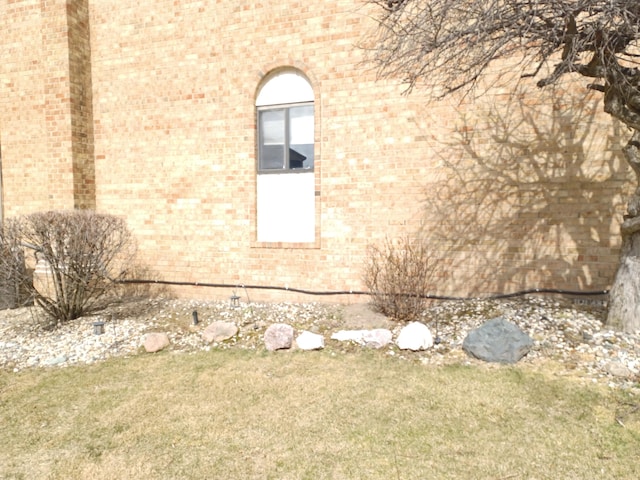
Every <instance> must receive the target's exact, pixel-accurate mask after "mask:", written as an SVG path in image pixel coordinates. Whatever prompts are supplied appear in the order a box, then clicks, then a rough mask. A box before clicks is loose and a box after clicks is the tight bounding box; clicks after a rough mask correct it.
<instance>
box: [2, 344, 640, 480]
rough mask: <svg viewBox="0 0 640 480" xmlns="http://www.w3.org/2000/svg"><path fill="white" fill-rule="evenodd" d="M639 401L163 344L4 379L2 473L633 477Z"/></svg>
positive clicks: (639, 437) (370, 362)
mask: <svg viewBox="0 0 640 480" xmlns="http://www.w3.org/2000/svg"><path fill="white" fill-rule="evenodd" d="M636 402H637V398H633V397H630V396H629V397H624V396H623V394H621V393H612V392H609V391H607V390H604V389H602V387H596V386H590V387H586V386H583V385H580V384H578V383H577V382H574V381H571V380H567V379H563V380H561V379H558V378H553V377H550V376H546V375H544V374H541V373H535V372H531V371H527V370H524V369H522V368H520V367H499V368H489V369H487V368H478V367H467V366H460V365H454V366H448V367H426V366H423V365H420V364H418V363H414V362H411V361H401V360H398V359H394V358H389V357H386V356H384V355H383V354H381V353H380V352H375V351H364V352H360V353H357V354H331V353H330V352H327V351H323V352H288V353H281V352H278V353H276V354H273V353H271V354H269V353H267V352H260V351H258V352H255V351H243V350H239V349H238V350H225V351H211V352H199V353H194V354H181V355H179V354H171V353H161V354H156V355H145V356H138V357H134V358H129V359H115V360H111V361H108V362H105V363H102V364H99V365H93V366H85V367H73V368H65V369H52V370H44V369H40V370H31V371H25V372H21V373H18V374H13V373H6V372H3V373H0V424H1V425H2V429H1V430H0V478H2V479H9V478H11V479H30V480H31V479H41V478H42V479H75V478H77V479H86V478H91V479H119V480H120V479H130V478H145V479H191V478H221V479H254V478H255V479H314V480H315V479H323V478H326V479H378V478H380V479H383V478H384V479H448V478H451V479H492V480H498V479H554V480H555V479H587V478H612V479H613V478H615V479H627V478H628V479H636V478H638V476H639V472H640V466H638V463H637V454H638V451H639V448H640V416H639V414H638V413H637V409H636V404H637V403H636ZM616 419H617V420H616Z"/></svg>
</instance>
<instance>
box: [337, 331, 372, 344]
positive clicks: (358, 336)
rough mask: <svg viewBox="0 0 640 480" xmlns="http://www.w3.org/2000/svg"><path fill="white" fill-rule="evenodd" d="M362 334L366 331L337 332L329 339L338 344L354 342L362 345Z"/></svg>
mask: <svg viewBox="0 0 640 480" xmlns="http://www.w3.org/2000/svg"><path fill="white" fill-rule="evenodd" d="M364 332H366V330H339V331H337V332H335V333H334V334H333V335H331V339H332V340H338V341H339V342H356V343H359V344H361V345H362V344H363V340H362V337H363V336H364Z"/></svg>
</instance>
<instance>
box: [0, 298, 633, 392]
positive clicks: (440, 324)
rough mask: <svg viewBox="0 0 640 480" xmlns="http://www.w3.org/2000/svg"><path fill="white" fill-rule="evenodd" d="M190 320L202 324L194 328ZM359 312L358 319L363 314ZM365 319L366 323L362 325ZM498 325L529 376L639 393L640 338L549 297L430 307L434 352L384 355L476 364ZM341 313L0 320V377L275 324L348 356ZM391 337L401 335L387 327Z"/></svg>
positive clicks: (146, 310)
mask: <svg viewBox="0 0 640 480" xmlns="http://www.w3.org/2000/svg"><path fill="white" fill-rule="evenodd" d="M193 312H197V316H198V320H199V323H198V325H194V317H193ZM362 312H364V315H363V314H362ZM367 312H368V310H367V309H366V308H363V309H362V310H361V312H360V315H359V317H358V318H359V319H358V321H359V324H358V325H357V328H377V327H380V326H384V325H380V316H379V315H375V314H372V313H370V312H368V313H367ZM368 316H369V317H370V318H371V323H370V324H369V323H368ZM497 316H502V317H504V318H506V319H507V320H509V321H511V322H513V323H515V324H517V325H518V326H519V327H520V328H522V329H523V330H524V331H526V332H527V333H528V334H529V335H530V336H531V338H532V339H533V340H534V348H533V349H532V351H531V352H529V354H528V355H527V356H526V357H525V358H524V359H523V360H521V363H524V364H529V365H532V366H543V365H546V366H548V365H550V364H553V365H557V366H558V367H556V370H557V373H558V374H559V375H571V376H574V377H579V378H582V379H584V380H585V381H589V382H603V383H607V384H609V385H611V386H612V387H623V388H633V389H637V388H638V385H639V382H640V334H637V333H636V334H625V333H621V332H614V331H611V330H609V329H607V328H603V326H602V320H603V318H604V309H603V308H602V307H597V306H592V307H585V306H578V305H574V304H572V303H570V302H568V301H566V300H562V299H552V298H545V297H531V298H519V299H511V300H502V301H497V300H475V301H464V302H435V303H433V304H432V305H431V306H430V307H429V308H427V310H426V311H425V312H424V316H423V319H422V321H423V322H424V323H425V324H427V325H428V326H429V328H430V329H431V331H432V333H433V335H434V337H437V338H438V340H440V342H439V343H437V344H436V345H435V346H434V347H433V348H432V349H429V350H427V351H424V352H419V353H407V352H404V351H400V350H398V349H397V348H396V347H391V348H388V349H387V350H386V353H387V354H388V355H392V356H394V357H396V358H406V359H408V360H417V361H420V362H422V363H423V364H425V365H432V364H436V365H437V364H446V363H461V362H462V363H478V361H475V360H473V359H470V358H469V357H468V356H467V355H466V354H465V353H464V352H463V351H462V348H461V346H462V341H463V340H464V338H465V336H466V334H467V333H468V332H469V330H471V329H472V328H476V327H477V326H479V325H481V324H482V323H483V322H484V321H486V320H489V319H491V318H495V317H497ZM347 317H348V312H347V309H346V308H345V307H343V306H341V305H328V304H318V303H309V304H292V303H278V304H257V303H249V304H247V303H243V304H242V305H241V307H240V308H232V307H231V306H230V305H229V303H228V302H207V301H194V300H174V299H163V298H158V299H152V300H149V299H147V300H139V301H136V302H132V303H127V304H123V305H119V306H116V307H112V308H110V309H109V310H108V311H105V312H103V313H102V314H101V315H96V316H92V317H85V318H80V319H77V320H74V321H71V322H68V323H66V324H63V325H61V326H59V327H57V328H55V329H48V328H45V327H43V326H42V325H43V322H42V321H40V319H39V318H38V315H37V312H36V310H35V309H32V308H31V309H30V308H20V309H15V310H4V311H0V368H2V369H4V370H9V371H14V372H18V371H20V370H23V369H25V368H36V367H48V368H53V367H64V366H69V365H74V364H90V363H94V362H97V361H102V360H105V359H108V358H111V357H115V356H126V355H136V354H142V353H143V349H142V347H141V344H142V340H143V338H144V335H145V333H147V332H151V331H157V332H166V333H167V334H168V335H169V338H170V340H171V347H170V349H171V350H172V351H176V352H181V351H194V350H208V349H211V348H247V349H260V348H264V347H263V344H262V334H263V333H264V330H265V329H266V327H267V326H269V325H270V324H272V323H276V322H285V323H289V324H290V325H292V326H293V327H294V328H295V329H296V331H297V332H298V333H299V332H301V331H303V330H308V331H312V332H314V333H320V334H323V335H324V336H325V338H326V339H327V342H326V343H327V345H326V348H327V349H333V350H334V351H335V352H340V351H345V349H349V348H351V349H352V348H353V346H351V347H348V346H346V345H344V344H341V343H340V342H336V341H333V340H328V339H329V338H330V336H331V333H332V332H334V331H337V330H340V329H343V328H345V325H348V326H350V327H352V328H353V327H354V326H355V325H354V323H353V321H352V320H353V319H349V318H347ZM216 320H225V321H230V322H234V323H236V324H237V325H238V326H239V327H240V333H239V334H238V335H237V336H236V337H235V338H233V339H232V340H230V341H227V342H224V343H222V344H213V345H209V344H206V343H205V342H204V340H203V339H202V336H201V333H202V330H203V329H204V328H205V327H206V326H207V325H208V324H209V323H211V322H212V321H216ZM96 321H104V322H105V331H104V333H103V334H100V335H96V334H94V326H93V323H94V322H96ZM383 321H386V323H387V325H386V326H387V327H388V328H390V329H391V330H392V331H393V332H394V336H395V335H397V333H398V331H399V329H400V328H401V326H402V325H398V324H394V323H393V322H390V321H388V320H383Z"/></svg>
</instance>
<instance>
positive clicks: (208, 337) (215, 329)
mask: <svg viewBox="0 0 640 480" xmlns="http://www.w3.org/2000/svg"><path fill="white" fill-rule="evenodd" d="M237 333H238V327H237V326H236V324H235V323H231V322H213V323H212V324H211V325H209V326H208V327H207V328H205V329H204V331H203V332H202V338H203V339H204V341H205V342H207V343H212V342H224V341H225V340H229V339H230V338H232V337H234V336H235V335H236V334H237Z"/></svg>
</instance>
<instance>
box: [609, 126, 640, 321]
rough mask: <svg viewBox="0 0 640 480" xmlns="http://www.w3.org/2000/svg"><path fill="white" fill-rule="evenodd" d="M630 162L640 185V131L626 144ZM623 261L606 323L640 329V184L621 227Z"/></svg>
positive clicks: (625, 152)
mask: <svg viewBox="0 0 640 480" xmlns="http://www.w3.org/2000/svg"><path fill="white" fill-rule="evenodd" d="M624 154H625V157H626V159H627V161H628V162H629V165H630V166H631V168H632V169H633V171H634V172H635V173H636V180H637V181H638V185H640V132H638V131H637V130H636V131H635V132H634V134H633V137H632V138H631V140H630V141H629V143H628V144H627V146H626V147H625V148H624ZM620 231H621V234H622V249H621V252H620V264H619V266H618V271H617V273H616V276H615V279H614V281H613V285H612V286H611V292H610V293H609V311H608V313H607V321H606V324H607V325H608V326H610V327H611V328H615V329H617V330H623V331H625V332H635V331H640V186H639V187H638V188H637V189H636V191H635V193H634V194H633V196H632V197H631V199H630V200H629V204H628V206H627V215H625V220H624V222H623V223H622V226H621V228H620Z"/></svg>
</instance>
